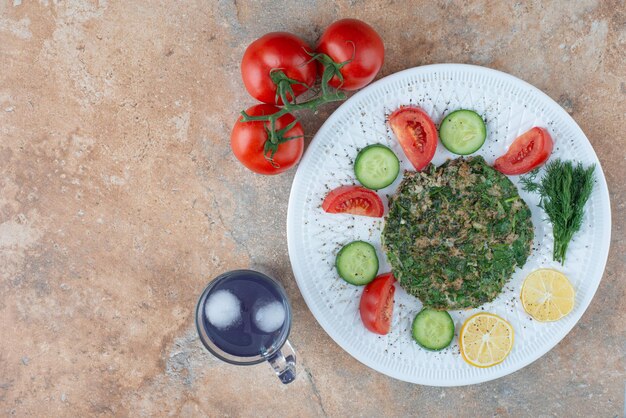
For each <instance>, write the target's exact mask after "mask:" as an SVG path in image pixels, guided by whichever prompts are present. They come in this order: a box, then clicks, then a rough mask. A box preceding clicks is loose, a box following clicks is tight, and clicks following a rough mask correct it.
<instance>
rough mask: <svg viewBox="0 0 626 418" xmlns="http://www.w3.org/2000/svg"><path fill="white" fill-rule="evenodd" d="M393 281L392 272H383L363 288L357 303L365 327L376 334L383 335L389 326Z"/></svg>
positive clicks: (391, 311)
mask: <svg viewBox="0 0 626 418" xmlns="http://www.w3.org/2000/svg"><path fill="white" fill-rule="evenodd" d="M395 282H396V278H395V277H393V273H385V274H381V275H380V276H378V277H376V278H375V279H374V280H373V281H372V282H370V283H369V284H368V285H367V286H365V289H363V295H361V304H360V305H359V312H360V313H361V320H362V321H363V325H365V328H367V329H368V330H370V331H372V332H375V333H376V334H380V335H385V334H387V333H388V332H389V328H391V315H392V314H393V295H394V293H395V292H396V288H395V287H394V285H393V284H394V283H395Z"/></svg>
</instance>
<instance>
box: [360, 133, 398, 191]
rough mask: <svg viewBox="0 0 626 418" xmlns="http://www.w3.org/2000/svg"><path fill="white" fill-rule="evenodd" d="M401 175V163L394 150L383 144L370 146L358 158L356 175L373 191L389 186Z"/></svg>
mask: <svg viewBox="0 0 626 418" xmlns="http://www.w3.org/2000/svg"><path fill="white" fill-rule="evenodd" d="M399 173H400V161H398V157H396V154H394V153H393V151H392V150H390V149H389V148H387V147H386V146H384V145H381V144H374V145H368V146H367V147H365V148H363V149H362V150H361V151H360V152H359V154H358V155H357V156H356V161H355V162H354V174H356V178H357V180H359V182H360V183H361V184H362V185H363V186H365V187H367V188H368V189H372V190H379V189H383V188H385V187H387V186H389V185H390V184H391V183H393V181H394V180H395V179H396V177H398V174H399Z"/></svg>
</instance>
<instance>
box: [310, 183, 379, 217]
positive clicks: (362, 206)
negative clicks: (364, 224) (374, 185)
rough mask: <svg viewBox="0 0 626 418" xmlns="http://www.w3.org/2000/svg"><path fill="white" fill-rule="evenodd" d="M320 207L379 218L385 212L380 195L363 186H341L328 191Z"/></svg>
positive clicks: (335, 211) (334, 211) (337, 211)
mask: <svg viewBox="0 0 626 418" xmlns="http://www.w3.org/2000/svg"><path fill="white" fill-rule="evenodd" d="M322 209H324V211H326V212H328V213H349V214H351V215H361V216H371V217H373V218H380V217H382V216H383V213H384V212H385V207H384V206H383V201H382V200H380V197H378V195H377V194H376V193H375V192H373V191H372V190H368V189H366V188H365V187H361V186H341V187H338V188H336V189H335V190H333V191H331V192H330V193H328V195H327V196H326V198H325V199H324V202H323V203H322Z"/></svg>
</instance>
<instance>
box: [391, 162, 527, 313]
mask: <svg viewBox="0 0 626 418" xmlns="http://www.w3.org/2000/svg"><path fill="white" fill-rule="evenodd" d="M385 221H386V223H385V228H384V230H383V235H382V242H383V248H384V249H385V251H386V252H387V258H388V259H389V262H390V263H391V267H392V269H393V273H394V275H395V277H396V278H397V279H398V281H399V282H400V284H401V286H402V287H403V288H404V289H405V290H406V291H407V292H408V293H410V294H412V295H414V296H416V297H418V298H419V299H420V300H421V301H422V303H423V304H424V306H426V307H430V308H435V309H460V308H474V307H477V306H480V305H482V304H483V303H486V302H489V301H492V300H493V299H495V297H496V296H497V295H498V294H499V293H500V292H501V290H502V287H503V286H504V284H505V283H506V282H507V281H508V280H509V278H510V277H511V274H512V273H513V270H515V268H516V267H517V266H520V267H521V266H523V265H524V263H525V262H526V259H527V258H528V255H529V254H530V247H531V244H532V240H533V234H534V232H533V225H532V221H531V215H530V210H529V209H528V206H527V205H526V202H524V201H523V200H522V198H521V197H520V196H519V194H518V192H517V188H516V187H515V185H513V183H511V181H510V180H509V179H508V178H507V177H506V176H505V175H503V174H501V173H499V172H498V171H496V170H494V169H493V168H491V167H490V166H488V165H487V164H486V163H485V160H483V158H482V157H470V158H467V159H464V158H457V159H455V160H449V161H447V162H445V163H444V164H443V165H441V166H440V167H435V166H433V165H429V166H428V167H426V168H425V169H424V171H422V172H406V173H405V174H404V180H403V181H402V184H401V185H400V187H399V189H398V192H397V193H396V194H395V195H394V196H393V197H392V198H391V199H390V202H389V214H388V215H387V217H386V219H385Z"/></svg>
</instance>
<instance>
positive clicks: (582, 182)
mask: <svg viewBox="0 0 626 418" xmlns="http://www.w3.org/2000/svg"><path fill="white" fill-rule="evenodd" d="M594 169H595V165H594V166H590V167H587V168H584V167H583V165H582V163H578V164H577V165H576V166H574V164H573V163H572V162H571V161H561V160H555V161H552V162H551V163H549V164H548V165H546V172H545V174H544V176H543V177H542V178H541V180H540V181H539V182H536V181H535V179H536V177H537V170H534V171H532V172H531V173H529V174H528V175H527V176H525V177H522V179H521V180H520V181H521V183H522V188H523V189H524V190H526V191H529V192H537V193H539V196H540V197H541V200H540V202H539V207H540V208H542V209H543V210H544V211H545V212H546V214H547V215H548V218H549V219H550V222H551V223H552V229H553V235H554V250H553V253H552V258H553V259H554V260H556V261H558V262H560V263H561V264H564V263H565V254H566V253H567V247H568V245H569V243H570V241H571V240H572V237H573V236H574V234H575V233H576V232H578V230H580V227H581V226H582V223H583V215H584V208H585V203H587V200H588V199H589V196H590V195H591V191H592V189H593V182H594V175H593V172H594Z"/></svg>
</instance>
